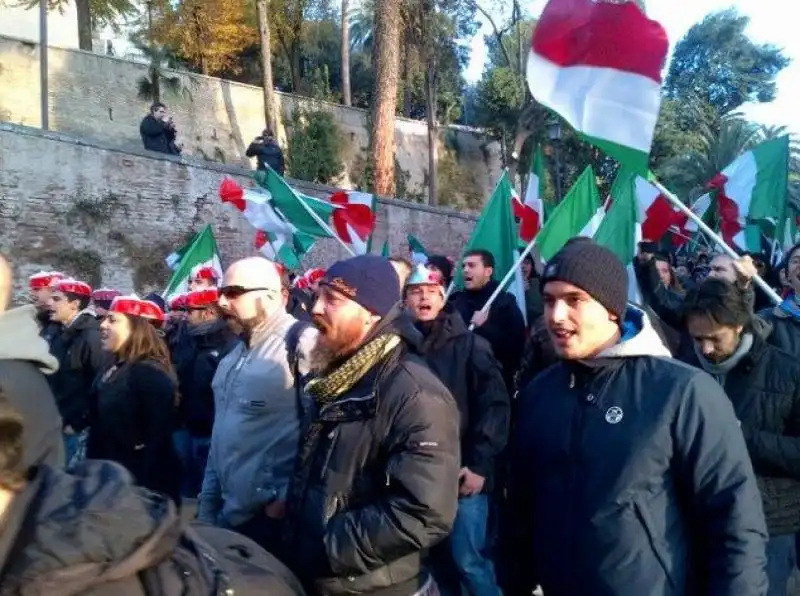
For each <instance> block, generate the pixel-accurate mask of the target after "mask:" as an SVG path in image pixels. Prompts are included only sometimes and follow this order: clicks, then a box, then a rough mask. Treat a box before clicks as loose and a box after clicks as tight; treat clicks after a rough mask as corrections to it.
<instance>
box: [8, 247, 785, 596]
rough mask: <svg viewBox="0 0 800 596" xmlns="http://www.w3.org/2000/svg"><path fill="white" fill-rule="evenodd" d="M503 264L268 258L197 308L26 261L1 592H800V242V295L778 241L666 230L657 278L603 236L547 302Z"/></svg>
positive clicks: (202, 270) (559, 269)
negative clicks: (509, 281)
mask: <svg viewBox="0 0 800 596" xmlns="http://www.w3.org/2000/svg"><path fill="white" fill-rule="evenodd" d="M494 265H495V262H494V256H493V255H492V254H491V253H490V252H487V251H485V250H480V249H478V250H471V251H468V252H467V253H466V254H465V255H464V256H463V258H462V261H461V262H460V267H461V273H462V276H461V277H462V278H463V288H462V289H460V290H458V291H455V292H454V293H452V294H451V295H449V296H448V294H447V288H448V287H449V286H450V282H451V280H452V277H453V267H454V265H453V261H452V260H450V259H448V258H446V257H444V256H430V257H429V258H428V261H427V263H426V264H423V265H415V264H412V263H410V262H409V261H407V260H406V259H403V258H399V257H393V258H391V259H386V258H383V257H379V256H376V255H361V256H357V257H353V258H350V259H347V260H344V261H339V262H337V263H335V264H333V265H331V266H330V267H329V268H328V269H327V270H324V271H323V270H311V271H309V272H307V273H306V274H305V275H298V276H296V277H295V276H293V275H292V273H291V272H288V271H286V270H285V269H284V268H283V267H281V266H280V265H278V264H276V263H274V262H271V261H269V260H266V259H263V258H261V257H251V258H246V259H243V260H240V261H237V262H235V263H232V264H231V265H230V266H229V267H228V269H227V270H226V271H225V272H224V274H223V275H221V272H217V271H215V270H214V269H213V268H211V267H198V268H196V269H195V270H194V271H193V272H192V276H191V279H190V281H189V291H188V292H187V293H186V294H183V295H180V296H177V297H172V299H171V300H170V301H169V303H167V304H165V303H164V301H163V300H162V299H161V298H160V297H159V296H158V295H155V294H153V295H149V296H148V297H146V298H144V299H142V298H139V297H137V296H123V295H120V293H119V292H116V291H114V290H109V289H99V290H93V288H91V287H90V286H89V285H88V284H87V283H85V282H84V281H82V280H76V279H73V278H71V277H69V276H67V275H65V274H63V273H58V272H44V273H41V274H37V275H34V276H33V277H31V278H30V280H29V286H30V290H31V296H32V301H33V305H28V306H20V307H16V308H8V307H7V306H8V301H9V297H10V287H11V281H12V275H11V270H10V267H9V266H8V265H7V264H5V263H2V267H0V311H2V314H0V429H2V432H0V514H2V519H3V528H4V529H3V533H2V534H0V562H2V566H3V572H2V576H1V577H0V591H3V592H4V593H5V592H8V593H47V594H54V595H55V594H78V593H89V594H101V593H102V594H105V593H113V594H128V593H130V594H219V593H230V594H249V593H253V594H256V593H258V594H273V593H275V594H304V593H307V594H320V595H336V594H375V595H379V596H412V595H414V596H416V595H419V596H436V595H438V594H443V595H444V596H451V595H455V594H461V593H463V592H467V593H469V594H471V595H472V596H484V595H487V596H499V595H500V594H503V593H506V594H515V595H516V594H518V595H520V596H523V595H524V596H530V595H531V594H533V593H536V591H539V593H543V594H544V595H545V596H573V595H577V594H608V595H612V594H613V595H623V594H624V595H629V594H653V595H672V594H675V595H685V596H691V595H695V594H697V595H699V594H703V595H707V594H708V595H711V594H713V595H730V596H733V595H745V594H746V595H748V596H749V595H754V596H756V595H767V594H768V595H776V596H777V595H785V594H787V589H788V588H787V586H788V583H789V579H790V576H791V574H792V573H793V571H794V569H795V567H796V565H797V560H796V552H797V548H796V536H797V535H798V533H800V358H798V356H799V355H800V352H799V351H798V350H800V298H798V296H800V293H799V292H800V245H798V246H795V247H794V248H793V249H792V250H790V251H789V252H788V253H787V254H786V256H785V258H784V259H783V261H782V262H781V263H780V264H779V265H778V266H777V267H776V268H775V271H774V276H775V277H774V282H773V283H774V284H775V289H776V290H778V291H779V292H780V293H781V295H782V296H783V297H784V299H783V302H782V303H781V304H778V305H775V304H771V303H767V302H765V297H766V296H765V295H762V294H761V293H760V290H759V289H758V288H757V286H756V285H755V284H754V283H753V279H754V277H755V275H756V274H757V273H760V274H761V276H762V277H766V278H767V279H769V280H772V279H773V278H772V273H771V272H768V271H766V270H764V269H760V267H761V265H762V264H761V263H760V259H759V258H758V257H757V256H754V255H751V256H744V257H742V258H739V259H732V258H730V257H727V256H725V255H721V254H716V255H713V254H708V253H706V252H705V251H702V252H697V253H696V254H694V255H693V256H692V257H690V258H687V257H676V256H675V255H672V254H661V253H659V250H658V246H655V245H652V244H650V243H642V244H641V245H640V251H639V256H638V258H637V262H636V267H635V272H636V281H637V284H638V288H639V290H640V293H641V299H637V301H632V300H631V297H630V295H629V288H630V284H629V279H628V273H627V270H626V268H625V267H624V265H623V264H622V263H621V262H620V261H619V259H617V257H616V256H614V254H613V253H611V252H610V251H609V250H607V249H606V248H604V247H602V246H599V245H597V244H595V243H594V242H593V241H591V240H589V239H584V238H575V239H572V240H570V241H569V242H568V243H567V244H566V245H565V246H564V248H562V250H561V251H559V252H558V253H557V254H556V255H555V256H554V257H553V258H552V259H551V260H550V261H549V262H547V263H546V264H545V265H544V266H543V267H536V266H535V264H534V262H533V260H532V259H531V260H527V261H526V262H525V263H523V268H522V269H523V273H524V277H525V284H526V305H525V308H524V309H520V307H519V306H518V304H517V302H516V300H515V299H514V298H513V297H512V296H511V295H510V294H507V293H505V292H501V293H500V294H499V296H498V297H497V299H496V300H495V301H494V302H492V303H491V305H490V306H489V307H488V308H487V307H486V305H487V300H488V299H489V297H490V296H491V295H492V294H493V293H494V291H495V290H496V289H497V282H496V281H495V279H494V277H495V275H494V273H495V271H494ZM523 311H524V312H523ZM195 499H196V505H197V508H196V519H195V520H194V521H192V522H191V523H190V524H188V525H187V524H185V523H183V522H181V518H180V516H179V514H178V511H179V509H180V508H186V507H187V506H188V505H190V504H193V503H194V500H195ZM184 517H186V516H184ZM23 588H24V589H23ZM104 590H107V591H104ZM226 590H228V591H227V592H226Z"/></svg>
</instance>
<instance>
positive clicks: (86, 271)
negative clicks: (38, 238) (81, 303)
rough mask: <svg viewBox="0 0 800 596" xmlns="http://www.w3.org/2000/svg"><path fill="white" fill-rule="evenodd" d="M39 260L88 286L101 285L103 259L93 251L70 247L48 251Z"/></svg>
mask: <svg viewBox="0 0 800 596" xmlns="http://www.w3.org/2000/svg"><path fill="white" fill-rule="evenodd" d="M41 260H42V261H43V262H46V263H52V265H53V267H55V268H56V269H58V270H59V271H67V272H69V274H70V275H72V276H74V277H75V278H76V279H80V280H83V281H85V282H86V283H88V284H89V285H90V286H99V285H100V284H102V283H103V258H102V257H101V256H100V255H99V254H98V253H97V252H95V251H93V250H89V249H84V250H76V249H74V248H71V247H70V248H66V249H63V250H54V251H48V252H46V253H45V254H44V255H42V257H41Z"/></svg>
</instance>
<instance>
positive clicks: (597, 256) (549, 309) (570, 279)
mask: <svg viewBox="0 0 800 596" xmlns="http://www.w3.org/2000/svg"><path fill="white" fill-rule="evenodd" d="M627 286H628V280H627V274H626V270H625V267H624V266H623V264H622V263H621V262H620V261H619V259H617V257H616V256H615V255H614V254H613V253H612V252H611V251H609V250H608V249H606V248H604V247H602V246H599V245H597V244H595V243H594V242H592V241H590V240H582V241H576V242H572V243H569V244H568V245H566V246H565V247H564V248H563V249H562V250H561V251H560V252H558V253H557V254H556V255H555V256H554V257H553V258H552V259H551V260H550V261H549V262H548V263H547V265H546V267H545V269H544V274H543V276H542V293H543V296H544V303H545V312H544V319H545V323H546V325H547V330H548V333H549V334H550V337H551V338H552V341H553V345H554V347H555V350H556V352H557V353H558V355H559V357H560V358H561V362H559V363H558V364H555V365H554V366H552V367H550V368H549V369H547V370H546V371H544V372H542V373H541V374H539V375H538V376H537V377H536V378H535V379H534V380H533V381H532V382H531V383H530V384H529V385H528V386H527V387H526V388H525V389H524V390H523V391H522V393H521V395H520V398H519V400H520V403H519V410H518V414H517V420H516V432H515V437H514V438H513V440H512V447H511V466H512V472H511V475H510V477H511V486H510V487H509V498H510V514H511V515H512V516H513V519H514V520H515V524H514V529H513V530H514V536H513V537H512V539H511V541H512V543H513V552H514V553H515V555H516V556H515V557H514V559H515V560H514V564H515V566H516V569H515V570H514V573H513V580H512V585H513V589H512V590H511V592H513V593H520V594H523V593H524V594H530V593H531V591H532V590H533V588H535V586H536V584H537V583H538V584H539V585H541V587H542V589H543V591H544V593H545V594H550V595H556V596H560V595H566V594H607V595H609V596H612V595H623V594H654V595H655V594H658V595H666V594H674V595H676V596H689V595H693V594H714V595H717V596H722V595H726V596H733V595H735V594H759V595H763V594H766V589H767V582H766V574H765V565H766V558H765V544H766V526H765V522H764V514H763V511H762V507H761V503H760V496H759V491H758V486H757V484H756V479H755V475H754V473H753V468H752V465H751V463H750V458H749V456H748V453H747V448H746V446H745V442H744V438H743V436H742V431H741V430H740V428H739V424H738V423H737V420H736V416H735V414H734V412H733V408H732V407H731V403H730V400H728V399H727V397H726V396H725V394H724V392H723V391H722V389H721V388H720V386H719V385H718V384H717V383H716V381H714V379H713V378H712V377H711V376H709V375H708V374H707V373H705V372H701V371H700V370H698V369H696V368H692V367H689V366H686V365H683V364H681V363H679V362H677V361H674V360H671V359H669V353H668V352H667V350H666V348H665V347H664V346H663V344H662V343H661V342H660V341H659V340H658V337H657V336H656V334H655V332H654V331H653V329H652V327H650V325H649V323H648V322H647V318H646V317H644V316H643V314H642V312H641V311H639V310H638V309H634V308H631V307H627V308H626V294H627Z"/></svg>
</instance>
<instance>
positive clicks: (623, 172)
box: [165, 0, 797, 312]
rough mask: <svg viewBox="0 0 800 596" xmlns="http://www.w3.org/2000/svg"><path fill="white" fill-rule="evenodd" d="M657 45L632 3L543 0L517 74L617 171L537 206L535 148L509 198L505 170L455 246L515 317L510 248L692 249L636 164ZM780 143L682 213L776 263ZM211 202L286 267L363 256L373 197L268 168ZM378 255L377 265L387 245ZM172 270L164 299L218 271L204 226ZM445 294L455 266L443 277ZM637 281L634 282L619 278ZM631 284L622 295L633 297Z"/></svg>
mask: <svg viewBox="0 0 800 596" xmlns="http://www.w3.org/2000/svg"><path fill="white" fill-rule="evenodd" d="M667 49H668V41H667V37H666V33H665V31H664V29H663V27H661V25H660V24H658V23H657V22H655V21H653V20H651V19H648V18H647V16H646V15H645V14H644V13H643V12H642V10H641V9H640V8H639V7H638V6H637V4H636V3H635V2H623V3H617V2H597V1H595V0H550V2H549V3H548V4H547V6H546V7H545V9H544V11H543V13H542V16H541V19H540V20H539V21H538V23H537V26H536V28H535V31H534V34H533V38H532V42H531V49H530V53H529V60H528V65H527V78H528V84H529V86H530V90H531V93H532V95H533V97H534V98H535V99H536V100H537V101H538V102H539V103H541V104H543V105H544V106H546V107H548V108H550V109H551V110H552V111H553V112H555V113H557V114H558V115H559V116H560V117H561V118H563V119H564V120H565V121H567V122H568V123H569V124H571V125H572V126H573V127H574V128H575V130H576V131H577V132H578V133H579V134H580V135H581V136H582V137H583V138H584V139H585V140H587V141H588V142H590V143H593V144H594V145H596V146H597V147H598V148H600V149H602V150H603V151H605V152H606V153H607V154H608V155H609V156H610V157H612V158H614V159H615V160H617V161H618V162H619V165H620V167H619V170H618V173H617V175H616V178H615V179H614V181H613V184H612V185H611V191H610V193H609V194H608V196H606V197H601V196H600V192H599V190H598V185H597V178H596V175H595V172H594V171H593V170H592V168H591V167H587V168H586V169H585V170H584V171H583V172H582V173H581V175H580V176H579V177H578V179H577V180H576V182H575V183H574V184H573V186H572V188H571V189H569V191H568V192H567V193H566V195H565V197H564V199H563V200H562V201H561V202H560V203H558V204H557V205H556V204H554V203H553V202H552V201H547V200H546V199H545V188H546V184H545V177H546V164H545V157H544V154H543V151H542V148H541V146H538V145H537V146H536V147H534V148H533V150H532V152H531V161H530V167H529V171H528V172H527V184H526V185H525V188H524V193H523V195H522V196H521V195H520V194H519V193H517V191H516V190H515V188H514V185H513V182H512V180H510V178H509V174H508V172H507V171H504V172H503V173H502V174H501V176H500V179H499V180H498V182H497V184H496V186H495V189H494V191H493V193H492V195H491V196H490V198H489V200H488V201H487V202H486V204H485V205H484V208H483V211H482V213H481V215H480V218H479V220H478V222H477V224H476V226H475V229H474V231H473V234H472V236H471V238H470V239H469V241H468V242H467V245H466V247H465V250H469V249H473V248H483V249H486V250H489V251H490V252H492V254H493V255H494V257H495V261H496V267H495V277H496V279H497V280H500V279H503V278H504V277H507V274H509V272H510V271H511V270H512V269H514V268H516V272H515V274H513V275H509V276H508V279H509V283H508V286H507V287H506V289H507V290H508V291H510V292H511V293H512V294H514V295H515V296H516V297H517V299H518V300H519V303H520V306H521V307H522V308H521V310H522V311H523V312H525V308H524V293H523V285H522V279H521V276H520V273H519V267H518V265H519V257H520V251H521V250H523V249H525V247H527V246H528V245H529V244H531V243H532V245H533V248H534V250H533V251H532V254H533V255H534V257H535V258H536V259H538V260H539V261H541V262H546V261H547V260H548V259H549V258H551V257H552V256H553V255H554V254H555V253H556V252H557V251H558V250H559V249H560V248H561V247H562V246H563V245H564V243H566V241H567V240H569V239H570V238H572V237H575V236H586V237H592V238H594V239H595V240H596V241H597V242H599V243H601V244H603V245H605V246H607V247H609V248H610V249H611V250H613V251H614V252H615V253H616V254H617V256H619V258H620V259H621V260H622V261H623V263H626V264H628V265H629V266H630V265H632V262H633V258H634V256H635V253H636V250H637V245H638V243H639V242H640V241H643V240H649V241H660V240H662V239H663V238H671V242H672V243H673V245H674V246H676V247H681V246H685V245H686V244H687V243H689V242H693V241H696V239H697V236H698V234H699V230H698V226H697V224H696V223H695V222H694V221H693V220H692V219H690V218H689V217H688V216H687V215H686V214H685V213H684V212H683V211H681V210H680V209H678V208H677V207H676V206H675V203H674V202H673V200H670V197H668V196H667V195H666V194H665V193H664V192H663V187H662V186H660V185H659V184H658V183H657V181H656V180H655V177H654V176H653V175H652V173H650V172H649V170H648V168H647V164H648V160H649V152H650V147H651V144H652V140H653V134H654V130H655V125H656V121H657V119H658V113H659V107H660V98H661V72H662V71H663V66H664V61H665V59H666V55H667ZM788 163H789V138H788V136H782V137H779V138H776V139H771V140H767V141H765V142H764V143H762V144H760V145H758V146H757V147H755V148H754V149H752V150H751V151H748V152H747V153H745V154H743V155H741V156H740V157H738V158H737V159H736V160H735V161H734V162H733V163H731V164H730V165H729V166H728V167H726V168H725V169H724V170H723V171H721V172H719V173H718V174H717V175H716V176H714V177H713V178H712V179H711V180H709V181H708V184H707V191H708V192H707V193H706V194H704V195H702V196H701V197H699V198H698V199H696V200H695V201H694V202H693V203H692V204H691V205H690V207H691V211H692V212H693V213H694V215H696V216H698V217H699V218H700V219H701V220H702V221H703V222H704V223H706V224H709V225H710V226H711V227H716V229H718V230H719V232H720V235H721V236H722V238H723V239H724V241H725V242H726V243H727V244H728V245H729V246H731V247H735V248H738V249H740V250H749V251H752V252H760V251H761V250H762V247H763V241H764V240H765V239H766V240H767V242H768V243H769V244H770V246H772V247H773V253H776V252H777V254H780V252H781V251H782V250H784V249H785V248H786V247H788V246H791V245H792V244H793V243H794V242H795V241H797V217H796V215H795V214H794V213H793V211H791V209H790V208H789V207H788V203H787V188H788ZM219 194H220V199H221V201H222V202H223V203H227V204H230V205H232V206H233V207H234V208H235V209H236V210H238V211H239V212H240V213H241V214H242V216H243V217H244V218H245V219H246V220H247V221H248V222H249V223H250V224H251V225H252V227H253V230H254V246H255V248H256V249H257V250H258V251H260V252H261V253H262V254H264V255H265V256H267V257H269V258H271V259H275V260H277V261H280V262H281V263H283V264H284V265H286V266H287V267H289V268H290V269H302V268H303V258H304V256H305V255H306V253H308V251H310V250H311V248H313V246H314V244H315V243H316V242H317V241H318V240H319V239H323V238H332V239H334V240H336V241H338V242H339V243H340V244H341V245H342V246H343V247H344V248H345V249H346V250H347V251H348V252H350V253H351V254H364V253H367V252H373V251H375V250H376V249H377V247H373V246H372V238H373V235H374V230H375V224H376V200H375V197H374V195H371V194H368V193H363V192H358V191H339V192H336V193H334V194H333V195H331V196H330V197H329V200H327V201H324V200H320V199H317V198H314V197H310V196H308V195H305V194H303V193H301V192H299V191H297V190H296V189H294V188H292V187H291V186H290V185H289V184H288V183H287V182H286V181H285V180H284V179H283V178H281V177H280V176H279V175H278V174H277V173H275V172H274V171H272V170H270V169H267V171H266V172H259V173H258V174H257V175H256V178H255V185H254V186H253V187H252V188H243V187H242V186H241V185H239V184H237V183H236V182H234V181H233V180H231V179H225V180H224V181H223V182H222V184H221V187H220V192H219ZM407 243H408V246H409V256H410V257H411V258H412V260H413V261H414V262H415V263H420V262H425V260H426V259H427V251H426V250H425V248H424V247H423V246H422V244H421V243H420V242H419V240H418V239H416V238H414V237H413V236H411V235H409V236H408V237H407ZM379 252H380V254H383V255H385V256H389V255H390V254H391V252H392V251H391V247H390V246H389V243H388V242H385V243H384V244H383V245H382V246H381V247H380V249H379ZM168 264H169V265H170V266H171V267H172V268H173V270H174V274H173V278H172V280H171V281H170V284H169V286H168V288H167V290H166V292H165V294H166V295H167V297H169V296H170V295H172V294H177V293H180V292H181V291H182V290H183V284H185V282H186V278H188V272H189V271H191V269H192V268H193V267H195V266H196V265H198V264H207V265H211V266H214V267H215V268H219V267H220V259H219V253H218V252H217V246H216V242H215V240H214V237H213V233H212V231H211V228H210V226H209V227H206V229H204V230H203V231H202V232H200V233H199V234H198V235H197V237H196V238H195V239H194V240H193V241H192V242H191V243H189V244H187V246H185V247H183V248H182V249H181V250H179V251H177V252H176V253H173V255H170V257H169V258H168ZM455 274H456V275H455V280H454V283H455V286H456V287H459V285H460V268H459V267H458V266H456V268H455ZM631 278H632V279H635V276H631ZM636 293H637V289H636V288H635V287H632V288H631V298H632V299H635V296H636Z"/></svg>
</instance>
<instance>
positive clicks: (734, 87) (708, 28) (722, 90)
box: [664, 8, 790, 115]
mask: <svg viewBox="0 0 800 596" xmlns="http://www.w3.org/2000/svg"><path fill="white" fill-rule="evenodd" d="M749 22H750V18H749V17H747V16H744V15H741V14H739V13H738V12H737V10H736V9H735V8H730V9H728V10H724V11H721V12H714V13H711V14H710V15H708V16H707V17H706V18H705V19H703V21H702V22H700V23H698V24H697V25H694V26H693V27H692V28H691V29H689V32H688V33H687V34H686V36H685V37H684V38H683V39H682V40H681V41H680V42H678V45H677V46H675V52H674V53H673V57H672V62H671V64H670V68H669V75H668V76H667V80H666V82H665V85H664V92H665V94H666V96H667V97H669V98H670V99H677V100H680V101H684V102H686V101H691V100H702V101H704V102H705V103H707V104H709V105H711V106H712V107H713V108H714V109H715V110H716V111H717V113H718V114H719V115H724V114H728V113H730V112H732V111H734V110H736V109H737V108H739V107H740V106H741V105H742V104H744V103H746V102H749V101H755V102H762V103H763V102H770V101H772V100H773V99H775V94H776V92H777V86H776V82H775V78H776V77H777V75H778V73H780V72H781V71H782V70H783V69H784V68H786V67H787V66H788V65H789V62H790V60H789V58H787V57H786V56H785V55H784V53H783V51H782V50H781V49H780V48H778V47H776V46H774V45H771V44H757V43H755V42H754V41H753V40H751V39H750V38H749V37H748V36H747V34H746V33H745V30H746V29H747V25H748V24H749Z"/></svg>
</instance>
